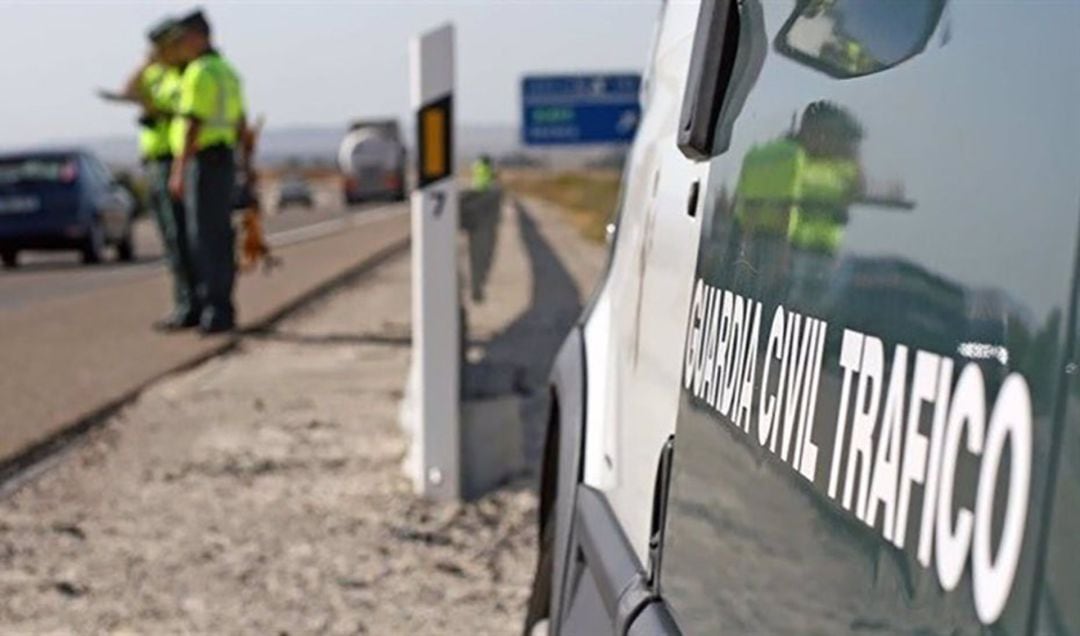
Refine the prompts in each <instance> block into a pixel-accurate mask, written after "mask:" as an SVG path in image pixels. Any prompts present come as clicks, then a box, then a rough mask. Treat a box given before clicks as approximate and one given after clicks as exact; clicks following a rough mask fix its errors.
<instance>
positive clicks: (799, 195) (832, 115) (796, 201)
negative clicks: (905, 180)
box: [735, 101, 862, 297]
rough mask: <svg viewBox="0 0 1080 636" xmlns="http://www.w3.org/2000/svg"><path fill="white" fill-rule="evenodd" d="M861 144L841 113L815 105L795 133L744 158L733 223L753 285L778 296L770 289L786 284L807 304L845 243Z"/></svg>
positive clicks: (852, 122) (857, 132)
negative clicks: (740, 236) (754, 278)
mask: <svg viewBox="0 0 1080 636" xmlns="http://www.w3.org/2000/svg"><path fill="white" fill-rule="evenodd" d="M861 139H862V129H861V128H860V126H859V125H858V123H857V122H856V121H855V119H854V118H853V117H852V116H851V114H850V113H849V112H848V111H847V110H846V109H844V108H842V107H840V106H837V105H835V104H832V103H829V102H825V101H820V102H814V103H812V104H810V105H809V106H807V108H806V110H805V111H804V112H803V117H802V121H801V123H800V126H799V130H798V131H797V132H795V133H793V134H792V135H790V136H786V137H782V138H780V139H776V140H774V141H771V142H769V143H766V144H762V145H759V146H755V147H754V148H752V149H751V150H750V152H749V153H747V155H746V158H745V159H744V160H743V165H742V170H741V172H740V174H739V183H738V187H737V190H736V202H735V219H736V221H737V224H738V227H739V230H740V231H741V232H742V234H743V236H744V247H745V248H746V249H747V252H748V253H749V258H747V259H746V260H747V262H748V263H749V264H750V265H751V267H752V269H753V270H754V271H756V272H757V273H758V274H757V275H758V276H759V277H760V279H761V280H759V281H758V284H759V285H762V286H764V287H765V288H766V289H769V290H770V291H780V290H779V289H777V288H776V286H777V285H779V284H781V282H782V281H787V282H788V283H790V284H791V285H793V286H794V287H795V288H798V289H796V290H795V291H796V292H799V289H801V290H802V292H806V293H805V294H803V293H801V292H800V293H798V294H797V295H800V296H807V297H809V296H813V295H814V293H817V292H820V291H821V290H820V289H817V282H820V281H819V280H818V279H821V278H822V276H823V274H824V273H825V268H827V267H829V266H831V263H832V260H833V257H834V256H835V254H836V252H837V251H838V250H839V248H840V245H841V243H842V242H843V237H844V227H845V226H846V225H847V222H848V208H849V207H850V205H851V203H852V201H853V200H854V199H855V198H856V196H857V195H858V194H859V192H860V191H861V190H862V174H861V170H860V168H859V163H858V146H859V142H860V141H861ZM770 288H771V289H770ZM811 292H812V293H811Z"/></svg>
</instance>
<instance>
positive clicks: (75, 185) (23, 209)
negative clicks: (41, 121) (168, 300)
mask: <svg viewBox="0 0 1080 636" xmlns="http://www.w3.org/2000/svg"><path fill="white" fill-rule="evenodd" d="M134 213H135V201H134V199H133V197H132V196H131V194H130V193H129V192H128V190H127V189H126V188H124V187H123V186H122V185H120V184H119V183H118V182H117V181H116V179H115V178H114V177H113V175H112V173H110V172H109V170H108V168H106V167H105V166H104V164H102V163H101V161H100V160H98V159H97V158H96V157H94V156H93V155H92V154H90V153H88V152H85V151H82V150H71V151H41V152H27V153H20V154H9V155H4V156H0V259H2V261H3V264H4V266H5V267H16V266H17V265H18V257H19V252H20V251H21V250H78V251H79V252H80V253H81V255H82V260H83V262H84V263H97V262H100V261H101V260H102V259H103V258H104V256H105V249H106V248H107V247H109V246H112V247H115V248H116V253H117V257H118V258H119V259H120V260H121V261H131V260H132V259H133V258H134V245H133V242H132V218H133V216H134Z"/></svg>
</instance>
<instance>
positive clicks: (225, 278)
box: [184, 146, 236, 329]
mask: <svg viewBox="0 0 1080 636" xmlns="http://www.w3.org/2000/svg"><path fill="white" fill-rule="evenodd" d="M235 172H236V166H235V164H234V163H233V152H232V149H231V148H228V147H225V146H217V147H212V148H207V149H204V150H200V151H199V152H198V153H196V154H195V157H194V159H193V160H192V161H191V163H189V164H188V173H187V175H186V178H185V192H184V205H185V208H186V212H187V221H188V228H187V229H188V237H189V240H190V241H191V248H192V253H193V255H194V257H195V270H196V272H197V274H198V283H197V285H196V291H197V297H198V300H199V304H200V305H201V306H202V316H201V317H200V320H199V326H200V327H202V328H203V329H215V328H221V327H231V326H232V325H233V324H234V323H235V320H236V314H235V311H234V310H233V302H232V294H233V283H234V281H235V279H236V261H235V256H234V251H235V249H236V247H235V241H236V239H235V236H234V231H233V226H232V193H233V186H234V181H235Z"/></svg>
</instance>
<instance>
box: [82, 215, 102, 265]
mask: <svg viewBox="0 0 1080 636" xmlns="http://www.w3.org/2000/svg"><path fill="white" fill-rule="evenodd" d="M104 256H105V228H104V227H103V226H102V225H101V221H100V220H97V219H95V220H94V222H93V223H92V224H91V225H90V231H89V232H88V233H87V235H86V239H84V240H83V247H82V262H83V263H86V264H87V265H93V264H96V263H100V262H101V260H102V259H103V258H104Z"/></svg>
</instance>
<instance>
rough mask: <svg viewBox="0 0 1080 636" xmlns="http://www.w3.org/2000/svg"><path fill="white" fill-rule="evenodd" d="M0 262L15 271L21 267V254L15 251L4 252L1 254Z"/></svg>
mask: <svg viewBox="0 0 1080 636" xmlns="http://www.w3.org/2000/svg"><path fill="white" fill-rule="evenodd" d="M0 262H3V264H4V267H6V268H8V269H15V268H16V267H18V266H19V253H18V252H17V251H15V250H4V251H3V252H0Z"/></svg>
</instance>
